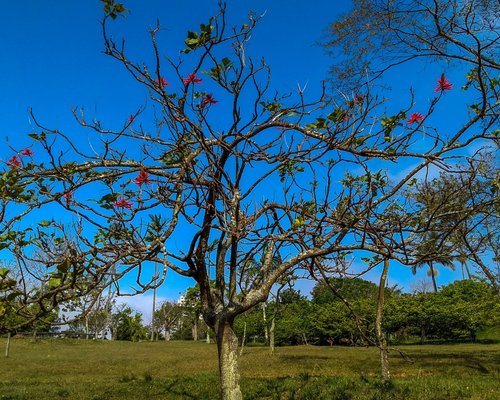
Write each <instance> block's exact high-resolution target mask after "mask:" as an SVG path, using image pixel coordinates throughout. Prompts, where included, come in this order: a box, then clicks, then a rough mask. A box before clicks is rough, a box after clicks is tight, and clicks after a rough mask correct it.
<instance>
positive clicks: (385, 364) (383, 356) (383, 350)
mask: <svg viewBox="0 0 500 400" xmlns="http://www.w3.org/2000/svg"><path fill="white" fill-rule="evenodd" d="M388 271H389V260H388V259H385V260H384V269H383V270H382V274H381V275H380V282H379V285H378V298H377V315H376V318H375V332H376V334H377V346H378V348H379V350H380V371H381V375H382V379H383V380H384V381H386V382H387V381H389V380H390V379H391V374H390V372H389V357H388V350H387V342H386V339H385V334H384V331H383V330H382V319H383V317H384V302H385V298H384V294H385V293H384V290H385V285H386V281H387V273H388Z"/></svg>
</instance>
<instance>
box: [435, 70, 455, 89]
mask: <svg viewBox="0 0 500 400" xmlns="http://www.w3.org/2000/svg"><path fill="white" fill-rule="evenodd" d="M451 89H453V84H452V83H450V81H449V80H448V79H446V77H445V76H444V74H441V78H439V79H438V80H437V86H436V89H434V93H437V92H444V91H446V90H451Z"/></svg>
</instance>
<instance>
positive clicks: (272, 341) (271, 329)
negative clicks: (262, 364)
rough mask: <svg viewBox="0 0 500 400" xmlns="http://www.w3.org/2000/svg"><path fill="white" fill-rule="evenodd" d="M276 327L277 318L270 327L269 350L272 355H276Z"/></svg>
mask: <svg viewBox="0 0 500 400" xmlns="http://www.w3.org/2000/svg"><path fill="white" fill-rule="evenodd" d="M274 326H275V318H274V316H273V318H272V319H271V326H270V327H269V348H270V349H271V354H274Z"/></svg>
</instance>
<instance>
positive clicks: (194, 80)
mask: <svg viewBox="0 0 500 400" xmlns="http://www.w3.org/2000/svg"><path fill="white" fill-rule="evenodd" d="M201 81H202V80H201V79H200V78H197V77H196V74H195V73H193V74H189V75H188V77H187V78H183V79H182V82H184V84H185V85H188V84H190V83H198V84H199V83H201Z"/></svg>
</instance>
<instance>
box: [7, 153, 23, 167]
mask: <svg viewBox="0 0 500 400" xmlns="http://www.w3.org/2000/svg"><path fill="white" fill-rule="evenodd" d="M7 165H8V166H9V167H10V169H14V168H19V167H20V166H21V160H19V157H18V156H12V157H11V158H9V159H8V160H7Z"/></svg>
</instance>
